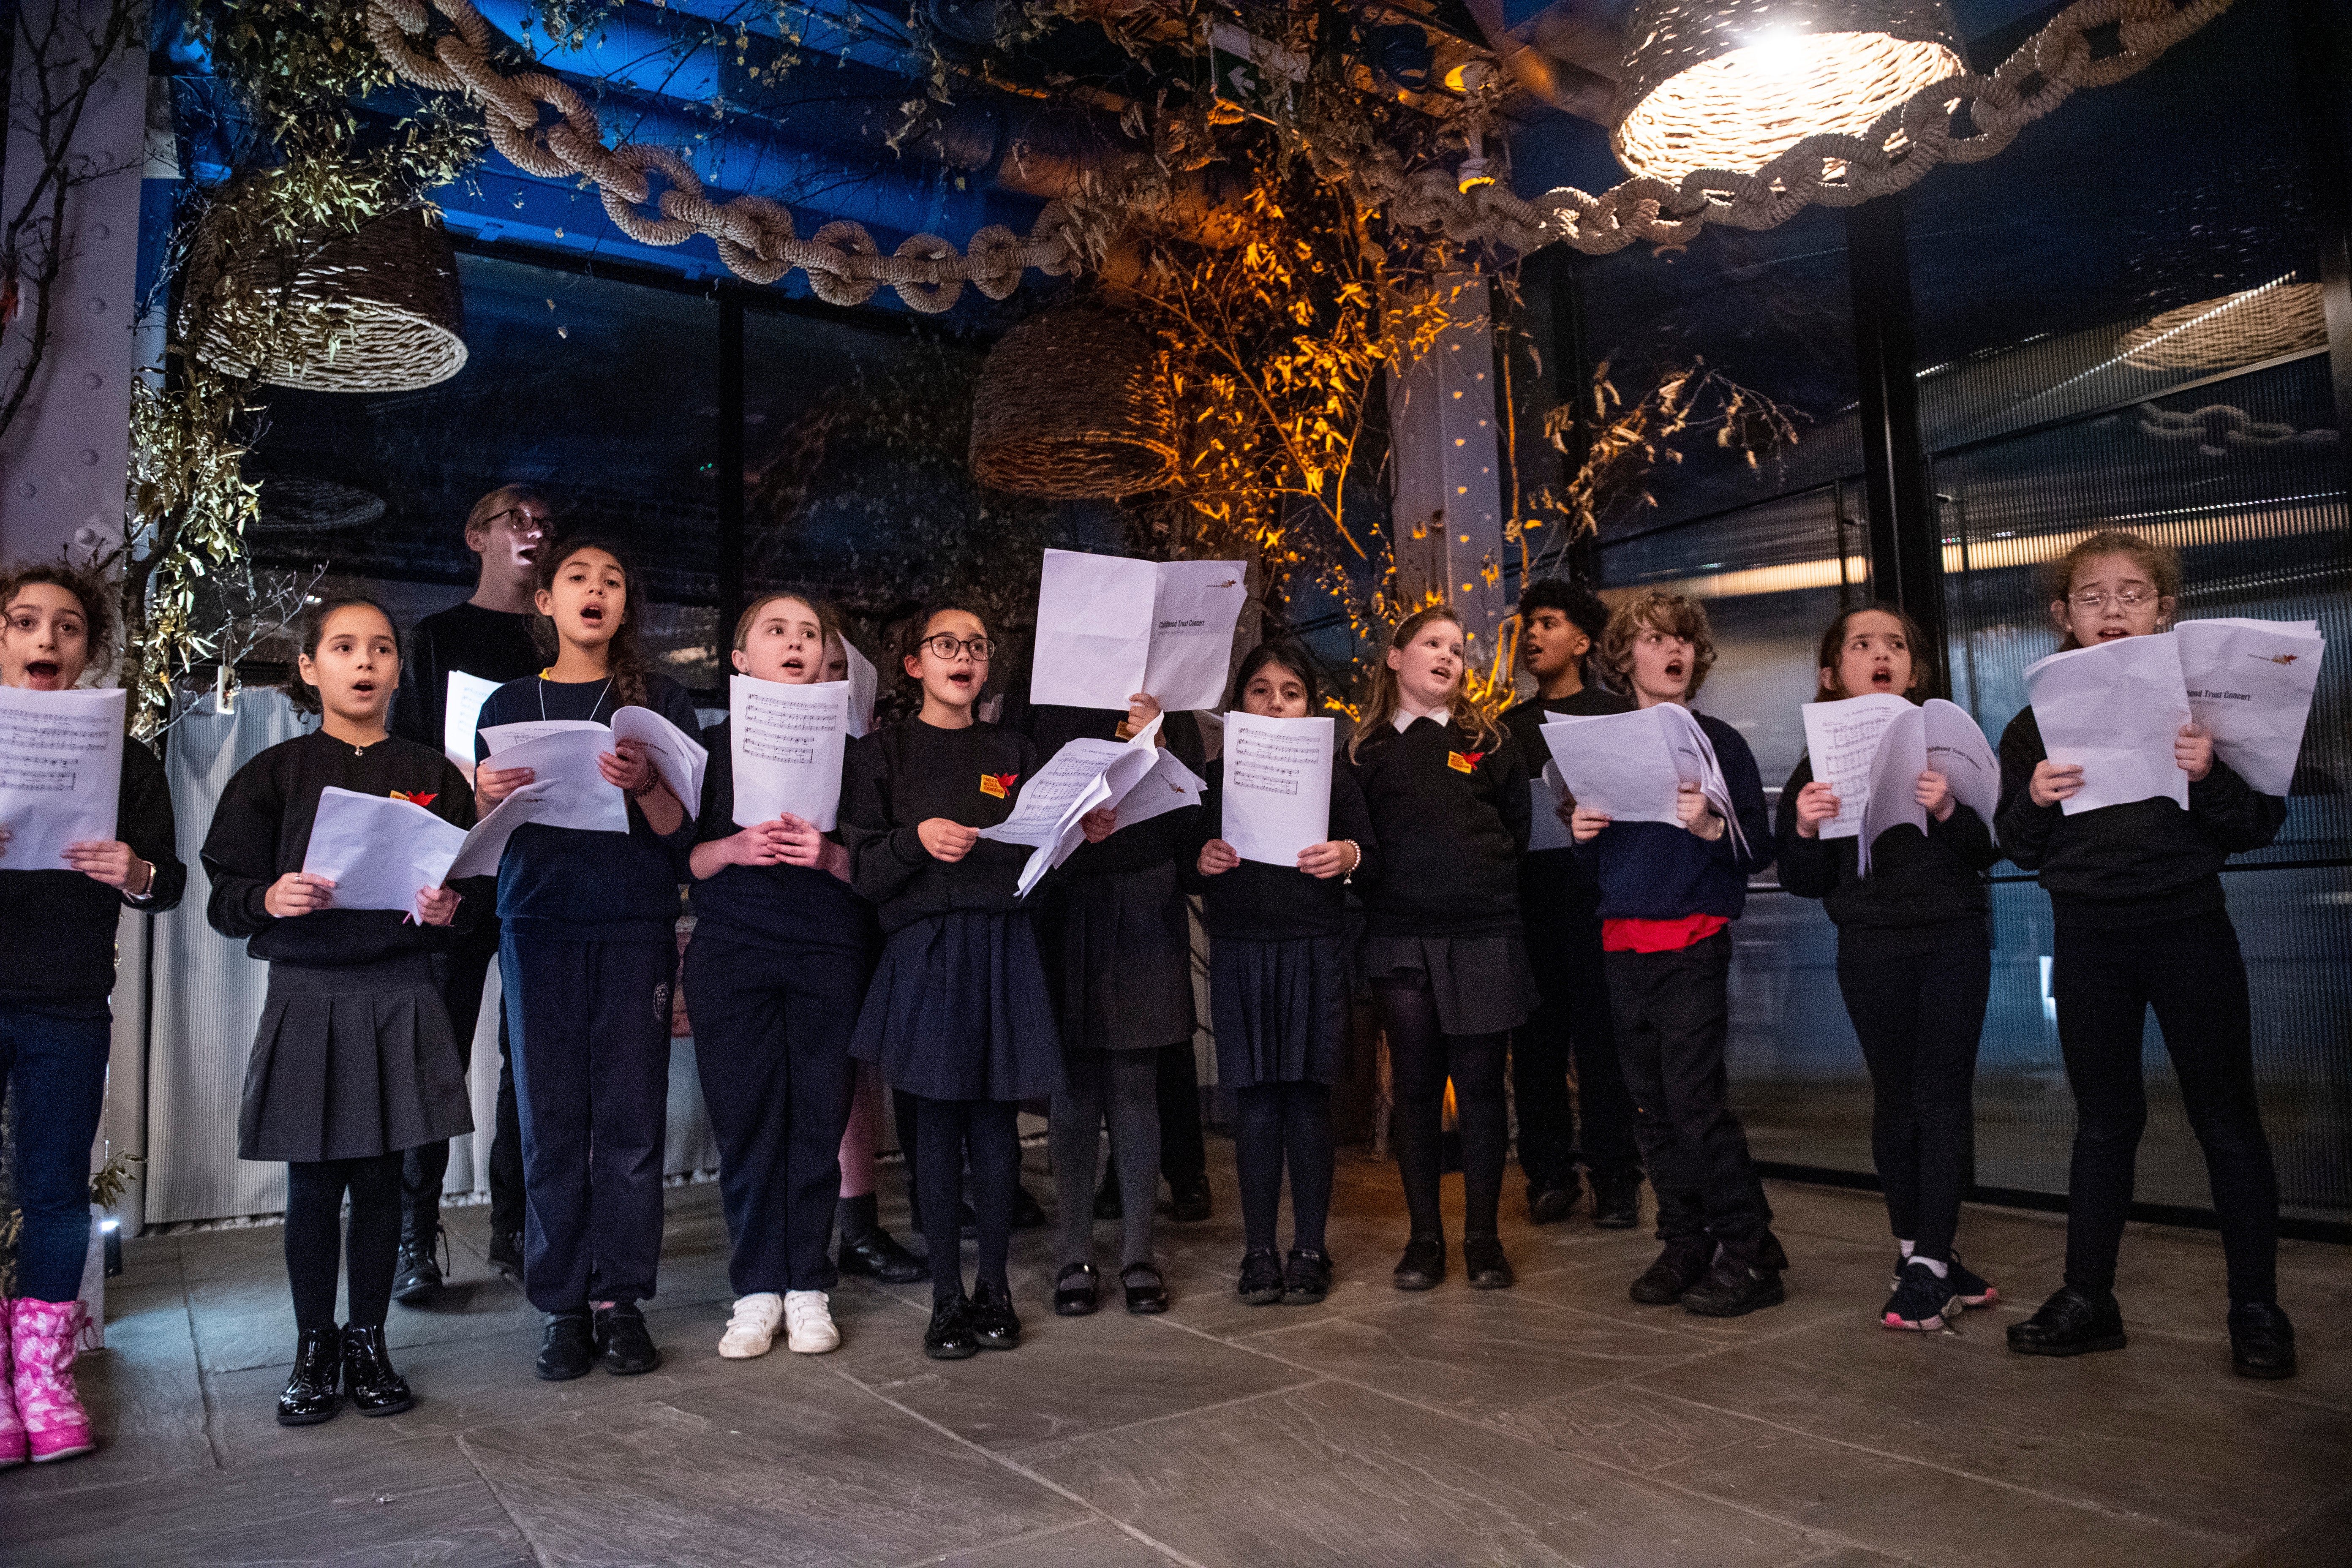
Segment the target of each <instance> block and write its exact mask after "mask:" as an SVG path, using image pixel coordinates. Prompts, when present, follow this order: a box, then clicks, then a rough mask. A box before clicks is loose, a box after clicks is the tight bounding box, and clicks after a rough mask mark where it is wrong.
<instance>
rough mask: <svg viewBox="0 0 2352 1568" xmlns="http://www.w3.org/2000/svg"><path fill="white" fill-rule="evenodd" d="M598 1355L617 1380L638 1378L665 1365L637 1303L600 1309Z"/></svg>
mask: <svg viewBox="0 0 2352 1568" xmlns="http://www.w3.org/2000/svg"><path fill="white" fill-rule="evenodd" d="M596 1352H597V1353H598V1354H599V1355H601V1356H603V1357H604V1370H605V1371H606V1372H609V1373H612V1374H613V1375H614V1377H635V1376H636V1375H637V1374H638V1373H646V1372H651V1371H653V1369H654V1368H656V1367H657V1366H659V1365H661V1363H662V1353H661V1347H660V1346H659V1345H656V1344H655V1343H654V1336H653V1334H652V1333H651V1331H648V1330H647V1329H646V1315H645V1313H644V1312H643V1311H641V1310H639V1309H638V1307H637V1304H636V1303H635V1301H615V1302H614V1303H613V1304H612V1305H611V1306H609V1307H599V1308H598V1309H596Z"/></svg>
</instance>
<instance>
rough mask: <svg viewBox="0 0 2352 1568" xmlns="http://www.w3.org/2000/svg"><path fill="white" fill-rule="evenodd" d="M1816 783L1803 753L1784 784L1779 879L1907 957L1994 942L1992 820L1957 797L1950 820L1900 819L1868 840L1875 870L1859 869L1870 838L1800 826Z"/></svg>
mask: <svg viewBox="0 0 2352 1568" xmlns="http://www.w3.org/2000/svg"><path fill="white" fill-rule="evenodd" d="M1812 782H1813V761H1812V759H1811V757H1807V758H1805V759H1804V760H1803V761H1801V762H1800V763H1798V764H1797V771H1796V772H1794V773H1790V775H1789V783H1788V786H1787V787H1786V788H1784V789H1783V790H1781V792H1780V840H1779V843H1780V886H1781V887H1782V888H1784V889H1787V890H1788V891H1790V892H1791V893H1794V894H1796V895H1797V897H1799V898H1801V899H1819V900H1822V909H1823V910H1826V911H1827V912H1828V914H1829V917H1830V919H1831V920H1832V921H1835V922H1837V927H1838V931H1839V933H1840V935H1841V936H1843V935H1844V934H1846V933H1848V932H1855V931H1866V932H1868V933H1869V935H1870V940H1871V942H1872V947H1871V951H1872V952H1880V953H1886V954H1889V955H1899V954H1906V953H1918V952H1935V951H1937V950H1938V949H1940V948H1945V947H1990V946H1991V945H1992V928H1991V925H1990V922H1989V921H1988V919H1987V915H1988V912H1989V910H1990V901H1989V900H1988V899H1987V897H1986V894H1985V883H1984V877H1983V872H1984V871H1985V870H1986V868H1989V867H1990V866H1991V865H1992V864H1993V863H1994V862H1995V861H1997V860H1999V859H2000V850H1999V849H1997V848H1995V847H1993V841H1992V829H1990V827H1988V826H1985V821H1984V818H1982V817H1980V816H1978V815H1977V814H1976V813H1975V812H1973V811H1971V810H1969V808H1968V807H1967V806H1965V805H1959V804H1958V803H1957V802H1955V803H1954V804H1953V806H1952V815H1951V816H1950V817H1949V818H1948V820H1946V821H1943V822H1938V821H1937V820H1936V819H1935V818H1934V817H1932V816H1931V817H1929V818H1928V819H1927V832H1925V833H1922V832H1920V831H1919V830H1918V829H1917V828H1916V827H1914V826H1911V825H1910V824H1909V823H1907V822H1899V823H1897V824H1895V826H1892V827H1890V828H1888V829H1887V830H1886V831H1885V832H1884V833H1882V834H1880V835H1879V836H1878V838H1877V840H1876V841H1875V842H1874V843H1873V844H1872V845H1871V847H1870V875H1869V876H1867V877H1863V876H1858V875H1856V874H1855V873H1856V871H1857V869H1858V868H1860V866H1861V864H1862V840H1861V839H1860V838H1859V837H1854V838H1820V837H1814V838H1808V837H1805V836H1804V835H1803V834H1801V833H1799V832H1798V831H1797V796H1798V795H1800V794H1801V793H1802V792H1803V790H1804V788H1805V786H1806V785H1807V784H1811V783H1812Z"/></svg>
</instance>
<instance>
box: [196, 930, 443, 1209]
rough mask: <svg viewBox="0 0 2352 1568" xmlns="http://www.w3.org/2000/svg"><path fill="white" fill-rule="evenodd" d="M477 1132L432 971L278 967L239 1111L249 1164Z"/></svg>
mask: <svg viewBox="0 0 2352 1568" xmlns="http://www.w3.org/2000/svg"><path fill="white" fill-rule="evenodd" d="M473 1130H474V1113H473V1108H472V1105H471V1103H470V1101H469V1100H468V1099H467V1093H466V1064H465V1058H464V1056H463V1055H462V1053H460V1052H459V1051H458V1049H457V1035H456V1034H455V1032H453V1031H452V1030H451V1029H450V1027H449V1014H448V1011H447V1009H446V1007H445V1006H444V1005H442V1001H441V992H440V990H439V988H438V987H437V986H436V985H435V984H434V983H433V965H432V961H431V960H430V959H429V958H428V957H427V956H426V955H425V954H424V953H421V952H417V953H404V954H402V955H401V956H399V957H397V958H388V959H384V960H383V961H382V962H380V963H361V964H352V965H350V966H348V967H344V968H338V969H310V968H304V967H300V966H299V965H295V964H290V963H273V964H271V965H270V966H269V992H268V997H267V999H266V1000H265V1001H264V1002H263V1003H262V1007H261V1027H260V1029H259V1030H258V1031H257V1032H256V1033H255V1035H254V1037H253V1055H252V1056H251V1057H250V1058H248V1059H247V1063H246V1068H245V1099H244V1101H243V1103H242V1104H241V1105H240V1106H239V1107H238V1109H237V1117H236V1153H237V1158H238V1159H240V1160H286V1161H300V1162H310V1161H317V1160H363V1159H368V1158H370V1157H372V1156H374V1155H377V1154H389V1153H392V1152H394V1151H397V1150H401V1149H414V1148H415V1147H417V1146H418V1145H419V1144H424V1143H437V1142H441V1141H442V1140H443V1139H445V1138H455V1137H457V1135H458V1134H460V1133H464V1132H471V1131H473Z"/></svg>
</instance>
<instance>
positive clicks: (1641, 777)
mask: <svg viewBox="0 0 2352 1568" xmlns="http://www.w3.org/2000/svg"><path fill="white" fill-rule="evenodd" d="M1543 738H1544V744H1545V746H1546V747H1547V748H1548V749H1549V751H1550V752H1551V758H1552V765H1553V766H1554V767H1555V768H1557V769H1558V770H1559V783H1560V788H1561V789H1562V791H1563V792H1564V793H1565V794H1566V795H1568V797H1569V798H1570V799H1571V800H1573V801H1574V802H1575V803H1576V804H1577V805H1580V806H1583V807H1585V808H1586V809H1588V810H1591V811H1604V812H1607V813H1608V814H1609V816H1610V818H1611V820H1612V821H1615V822H1663V823H1665V824H1666V825H1667V826H1673V827H1680V826H1682V816H1681V814H1680V813H1679V812H1678V811H1676V810H1675V793H1676V791H1677V790H1679V789H1680V788H1681V786H1682V785H1684V784H1696V785H1698V787H1699V791H1700V793H1701V794H1703V795H1706V799H1707V804H1708V805H1712V806H1713V807H1714V808H1715V814H1716V815H1717V816H1720V817H1722V818H1723V822H1724V826H1725V827H1727V829H1729V831H1730V835H1731V843H1732V847H1734V848H1736V849H1737V850H1738V851H1739V852H1740V853H1741V854H1746V853H1747V852H1748V835H1747V833H1746V831H1745V830H1743V829H1742V828H1741V827H1740V826H1739V814H1738V812H1737V811H1736V810H1734V809H1733V807H1732V804H1731V788H1730V786H1729V785H1728V784H1726V783H1724V779H1723V768H1722V765H1721V764H1720V763H1717V761H1716V757H1715V743H1714V742H1712V741H1709V740H1708V739H1707V738H1706V731H1705V730H1703V729H1701V728H1699V722H1698V720H1697V719H1696V717H1695V716H1694V715H1693V714H1692V713H1691V710H1689V709H1687V708H1685V707H1683V706H1682V705H1681V704H1679V703H1675V702H1661V703H1659V704H1658V705H1657V706H1656V707H1654V708H1637V709H1635V710H1633V711H1632V712H1630V713H1601V714H1594V715H1591V716H1588V717H1578V716H1576V715H1574V714H1569V713H1547V714H1545V715H1544V727H1543Z"/></svg>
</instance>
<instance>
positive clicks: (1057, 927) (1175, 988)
mask: <svg viewBox="0 0 2352 1568" xmlns="http://www.w3.org/2000/svg"><path fill="white" fill-rule="evenodd" d="M1045 919H1046V920H1047V921H1049V922H1050V923H1049V924H1048V927H1047V929H1046V931H1045V942H1044V944H1043V952H1044V954H1045V975H1046V979H1047V982H1048V984H1049V985H1050V987H1051V989H1052V990H1053V993H1054V995H1055V999H1056V1000H1057V1001H1058V1003H1059V1006H1058V1007H1057V1008H1056V1010H1055V1016H1056V1017H1057V1018H1058V1019H1059V1020H1060V1021H1061V1026H1062V1039H1063V1041H1064V1043H1066V1045H1067V1046H1068V1047H1069V1048H1070V1049H1072V1050H1074V1051H1076V1050H1086V1051H1156V1050H1158V1049H1159V1048H1160V1047H1162V1046H1172V1045H1177V1044H1181V1043H1185V1042H1189V1041H1190V1040H1191V1039H1192V1024H1193V1019H1192V921H1191V920H1190V919H1189V918H1188V916H1187V914H1186V910H1185V906H1184V899H1183V896H1182V895H1181V893H1179V892H1178V891H1177V890H1176V866H1175V863H1174V862H1173V861H1171V862H1169V863H1167V864H1165V865H1160V866H1148V867H1146V868H1143V869H1142V870H1140V871H1115V872H1112V873H1109V874H1108V875H1106V876H1100V877H1076V878H1073V879H1070V880H1069V881H1068V882H1067V883H1066V884H1065V885H1064V886H1063V887H1062V889H1060V890H1059V892H1058V894H1057V896H1056V899H1055V907H1054V910H1053V912H1052V913H1051V914H1049V915H1047V916H1046V917H1045Z"/></svg>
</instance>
